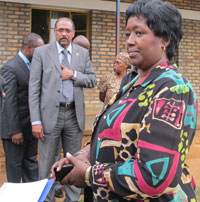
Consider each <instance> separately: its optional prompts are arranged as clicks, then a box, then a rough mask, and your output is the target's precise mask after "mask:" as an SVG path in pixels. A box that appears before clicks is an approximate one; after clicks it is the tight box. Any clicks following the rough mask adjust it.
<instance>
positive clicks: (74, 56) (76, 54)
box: [70, 43, 80, 70]
mask: <svg viewBox="0 0 200 202" xmlns="http://www.w3.org/2000/svg"><path fill="white" fill-rule="evenodd" d="M79 56H80V53H79V50H78V49H77V47H76V46H75V45H74V44H73V43H72V60H71V64H70V69H74V70H77V69H76V66H77V65H76V64H77V61H80V60H79V58H78V57H79Z"/></svg>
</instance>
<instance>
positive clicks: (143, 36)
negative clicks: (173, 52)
mask: <svg viewBox="0 0 200 202" xmlns="http://www.w3.org/2000/svg"><path fill="white" fill-rule="evenodd" d="M126 45H127V52H128V54H129V56H130V58H131V63H132V64H133V65H134V66H136V67H137V68H139V69H141V70H142V71H148V70H149V69H151V68H153V67H155V66H156V65H157V64H160V63H161V62H164V61H166V60H167V56H166V53H165V52H164V51H163V49H162V47H163V46H165V47H166V46H167V45H168V42H167V44H166V41H164V40H163V39H162V38H160V37H157V36H155V35H154V33H153V31H152V30H151V29H149V27H148V26H147V24H146V20H145V18H144V17H142V16H139V17H138V16H132V17H130V18H129V19H128V21H127V26H126Z"/></svg>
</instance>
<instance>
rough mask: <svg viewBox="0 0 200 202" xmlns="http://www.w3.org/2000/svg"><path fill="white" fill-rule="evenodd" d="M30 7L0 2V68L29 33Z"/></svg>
mask: <svg viewBox="0 0 200 202" xmlns="http://www.w3.org/2000/svg"><path fill="white" fill-rule="evenodd" d="M30 14H31V10H30V5H28V4H19V3H6V2H0V67H2V65H3V64H4V63H5V62H6V61H7V60H9V59H10V58H11V57H13V55H15V54H16V52H17V51H18V50H19V49H20V47H21V40H22V38H23V36H24V35H25V34H27V33H28V32H29V31H30Z"/></svg>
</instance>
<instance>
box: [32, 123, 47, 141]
mask: <svg viewBox="0 0 200 202" xmlns="http://www.w3.org/2000/svg"><path fill="white" fill-rule="evenodd" d="M32 133H33V135H34V136H35V137H36V138H38V139H40V140H42V141H44V130H43V126H42V124H36V125H32Z"/></svg>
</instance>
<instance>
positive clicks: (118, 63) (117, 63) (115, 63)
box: [114, 61, 122, 65]
mask: <svg viewBox="0 0 200 202" xmlns="http://www.w3.org/2000/svg"><path fill="white" fill-rule="evenodd" d="M120 64H122V63H121V62H119V61H114V65H120Z"/></svg>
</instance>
